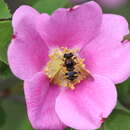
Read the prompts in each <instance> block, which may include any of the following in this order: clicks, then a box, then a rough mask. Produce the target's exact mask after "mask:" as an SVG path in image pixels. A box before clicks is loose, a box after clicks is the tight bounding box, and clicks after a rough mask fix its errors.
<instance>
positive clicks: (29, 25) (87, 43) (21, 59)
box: [8, 2, 130, 130]
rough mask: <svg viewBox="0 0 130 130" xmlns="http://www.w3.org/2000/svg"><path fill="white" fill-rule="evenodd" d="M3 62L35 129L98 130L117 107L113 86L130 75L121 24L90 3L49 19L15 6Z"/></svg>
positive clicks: (128, 46) (122, 21)
mask: <svg viewBox="0 0 130 130" xmlns="http://www.w3.org/2000/svg"><path fill="white" fill-rule="evenodd" d="M12 24H13V29H14V34H13V36H14V37H13V39H12V41H11V44H10V46H9V49H8V61H9V65H10V67H11V70H12V71H13V73H14V74H15V75H16V76H17V77H19V78H20V79H22V80H24V92H25V98H26V104H27V113H28V116H29V120H30V121H31V124H32V126H33V127H34V128H35V129H40V130H41V129H47V130H48V129H57V130H60V129H63V128H65V127H67V126H69V127H72V128H75V129H82V130H83V129H85V130H86V129H89V130H90V129H96V128H99V127H100V126H101V124H102V122H103V121H104V118H107V117H108V116H109V115H110V113H111V112H112V110H113V108H114V107H115V105H116V101H117V92H116V87H115V85H114V83H121V82H122V81H124V80H126V79H127V78H128V76H129V74H130V72H129V71H130V65H129V64H130V44H128V43H125V44H124V43H121V41H122V39H123V36H124V35H126V34H127V33H128V24H127V21H126V20H125V19H124V18H123V17H122V16H118V15H112V14H102V11H101V8H100V7H99V5H98V4H97V3H95V2H88V3H85V4H83V5H80V6H78V7H77V6H76V7H74V8H71V9H64V8H60V9H57V10H56V11H55V12H54V13H53V14H52V15H51V16H49V15H48V14H45V13H43V14H39V13H38V12H37V11H36V10H34V9H33V8H31V7H29V6H21V7H20V8H18V9H17V10H16V12H15V13H14V15H13V20H12Z"/></svg>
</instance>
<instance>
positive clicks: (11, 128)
mask: <svg viewBox="0 0 130 130" xmlns="http://www.w3.org/2000/svg"><path fill="white" fill-rule="evenodd" d="M2 107H3V108H4V110H5V112H6V124H5V125H4V126H3V127H2V130H33V129H32V128H31V124H30V123H29V121H28V118H27V113H26V107H25V104H24V103H22V102H20V101H15V100H14V101H13V100H11V98H8V99H4V101H3V102H2ZM0 118H1V116H0Z"/></svg>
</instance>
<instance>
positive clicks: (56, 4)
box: [20, 0, 68, 14]
mask: <svg viewBox="0 0 130 130" xmlns="http://www.w3.org/2000/svg"><path fill="white" fill-rule="evenodd" d="M67 3H68V1H67V0H24V1H22V2H21V3H20V5H22V4H27V5H31V6H32V7H33V8H35V9H37V10H38V11H40V12H46V13H49V14H51V13H52V12H53V11H54V10H56V9H57V8H62V7H64V6H65V5H66V4H67Z"/></svg>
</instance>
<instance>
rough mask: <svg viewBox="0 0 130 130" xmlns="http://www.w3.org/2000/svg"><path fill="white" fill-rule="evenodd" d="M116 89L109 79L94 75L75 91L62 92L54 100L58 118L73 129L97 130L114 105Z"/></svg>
mask: <svg viewBox="0 0 130 130" xmlns="http://www.w3.org/2000/svg"><path fill="white" fill-rule="evenodd" d="M116 100H117V93H116V87H115V86H114V84H113V82H111V81H110V80H109V79H107V78H105V77H102V76H99V75H94V81H92V80H85V81H83V82H81V84H79V85H77V86H76V89H75V90H73V91H72V90H66V91H62V93H60V95H59V96H58V97H57V99H56V112H57V114H58V116H59V118H60V119H61V120H62V121H63V122H64V123H65V124H66V125H68V126H70V127H72V128H75V129H81V130H86V129H89V130H90V129H97V128H99V127H100V126H101V124H102V121H103V119H104V118H107V117H108V115H109V114H110V113H111V112H112V109H113V108H114V107H115V105H116Z"/></svg>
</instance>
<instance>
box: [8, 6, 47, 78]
mask: <svg viewBox="0 0 130 130" xmlns="http://www.w3.org/2000/svg"><path fill="white" fill-rule="evenodd" d="M38 15H39V14H38V12H36V11H35V10H34V9H33V8H31V7H29V6H21V7H20V8H18V9H17V10H16V12H15V13H14V15H13V20H12V22H13V29H14V35H13V36H14V37H13V39H12V42H11V44H10V46H9V49H8V61H9V65H10V67H11V70H12V71H13V73H14V74H15V75H16V76H17V77H19V78H21V79H23V80H25V79H28V78H31V77H32V75H33V74H34V73H36V72H38V71H41V70H42V69H43V66H44V65H45V63H46V61H47V59H48V48H47V46H46V44H45V42H44V41H43V40H42V38H41V37H40V35H39V34H38V32H37V31H36V29H35V20H36V17H37V16H38Z"/></svg>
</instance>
